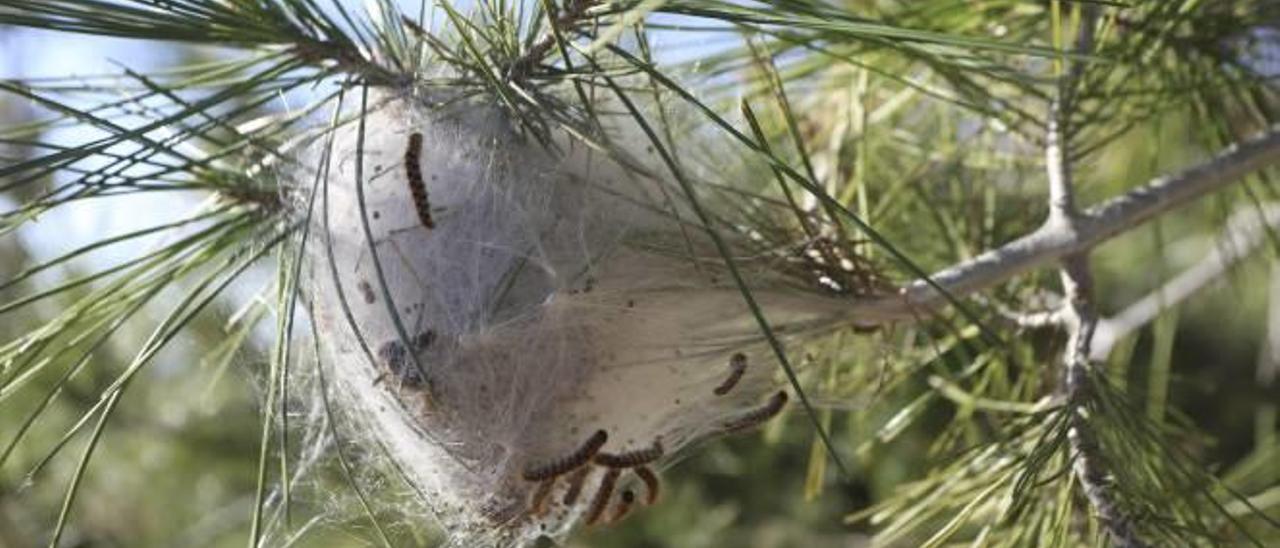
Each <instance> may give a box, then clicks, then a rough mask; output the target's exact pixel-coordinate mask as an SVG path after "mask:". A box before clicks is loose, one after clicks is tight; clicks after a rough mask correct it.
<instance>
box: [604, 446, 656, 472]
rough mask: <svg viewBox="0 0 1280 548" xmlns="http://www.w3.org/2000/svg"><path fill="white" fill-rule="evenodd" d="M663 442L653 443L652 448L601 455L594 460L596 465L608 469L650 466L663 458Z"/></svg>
mask: <svg viewBox="0 0 1280 548" xmlns="http://www.w3.org/2000/svg"><path fill="white" fill-rule="evenodd" d="M662 453H663V449H662V440H657V441H654V442H653V445H652V446H651V447H647V448H645V449H636V450H635V451H628V452H626V453H616V454H615V453H600V454H598V455H596V458H595V459H594V461H595V463H596V464H599V465H600V466H604V467H607V468H635V467H637V466H640V465H642V464H649V463H651V462H653V461H655V460H658V459H659V458H661V457H662Z"/></svg>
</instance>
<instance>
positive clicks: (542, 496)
mask: <svg viewBox="0 0 1280 548" xmlns="http://www.w3.org/2000/svg"><path fill="white" fill-rule="evenodd" d="M555 485H556V479H555V478H548V479H545V480H542V483H539V484H538V489H537V490H535V491H534V492H533V497H532V498H531V499H530V500H529V513H530V514H533V515H535V516H541V515H543V514H545V513H546V512H547V497H548V496H549V495H551V488H552V487H555Z"/></svg>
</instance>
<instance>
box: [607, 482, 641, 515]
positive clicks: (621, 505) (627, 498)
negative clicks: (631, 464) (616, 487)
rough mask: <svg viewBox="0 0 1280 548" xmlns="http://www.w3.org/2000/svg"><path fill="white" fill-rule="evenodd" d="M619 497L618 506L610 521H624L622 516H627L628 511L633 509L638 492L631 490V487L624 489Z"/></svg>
mask: <svg viewBox="0 0 1280 548" xmlns="http://www.w3.org/2000/svg"><path fill="white" fill-rule="evenodd" d="M618 499H619V500H618V506H617V508H615V509H614V510H613V515H612V516H610V517H609V523H617V522H619V521H622V518H625V517H627V512H630V511H631V505H632V504H634V503H635V502H636V494H635V493H633V492H631V490H630V489H623V490H622V494H621V495H619V497H618Z"/></svg>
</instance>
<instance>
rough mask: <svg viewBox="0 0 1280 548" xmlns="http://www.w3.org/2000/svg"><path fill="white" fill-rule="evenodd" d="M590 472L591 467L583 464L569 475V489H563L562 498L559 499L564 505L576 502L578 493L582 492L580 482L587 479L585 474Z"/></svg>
mask: <svg viewBox="0 0 1280 548" xmlns="http://www.w3.org/2000/svg"><path fill="white" fill-rule="evenodd" d="M590 473H591V467H589V466H583V467H582V468H579V469H577V470H576V471H575V472H574V473H573V474H572V475H570V476H569V490H568V491H565V493H564V499H563V500H561V502H563V503H564V505H565V506H570V505H572V504H573V503H575V502H578V495H581V494H582V484H583V483H585V482H586V481H587V475H588V474H590Z"/></svg>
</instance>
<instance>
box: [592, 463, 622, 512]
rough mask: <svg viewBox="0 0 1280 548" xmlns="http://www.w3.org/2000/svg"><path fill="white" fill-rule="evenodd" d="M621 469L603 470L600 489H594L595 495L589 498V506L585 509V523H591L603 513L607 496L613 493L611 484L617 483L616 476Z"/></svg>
mask: <svg viewBox="0 0 1280 548" xmlns="http://www.w3.org/2000/svg"><path fill="white" fill-rule="evenodd" d="M621 474H622V471H621V470H619V469H617V468H610V469H609V471H608V472H605V474H604V478H602V479H601V480H600V489H599V490H597V491H596V497H595V498H594V499H591V507H590V509H589V510H587V525H592V524H594V523H595V522H597V521H600V515H601V514H603V513H604V509H605V507H606V506H608V505H609V497H610V496H612V495H613V486H614V485H615V484H617V483H618V476H619V475H621Z"/></svg>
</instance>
